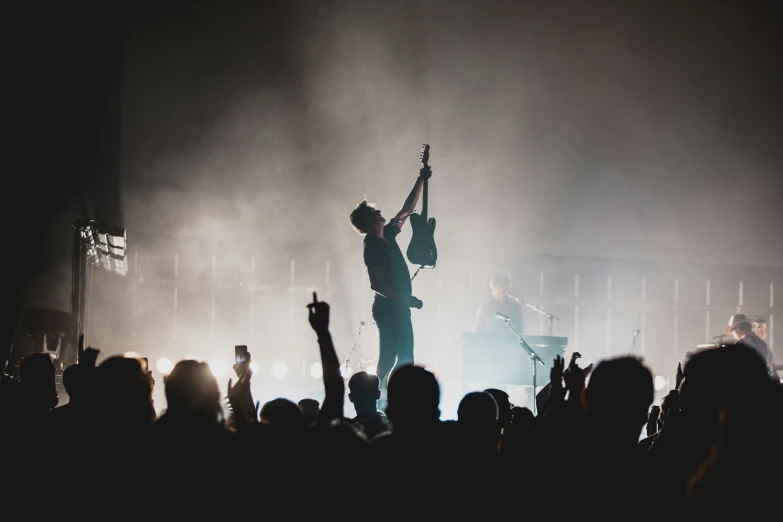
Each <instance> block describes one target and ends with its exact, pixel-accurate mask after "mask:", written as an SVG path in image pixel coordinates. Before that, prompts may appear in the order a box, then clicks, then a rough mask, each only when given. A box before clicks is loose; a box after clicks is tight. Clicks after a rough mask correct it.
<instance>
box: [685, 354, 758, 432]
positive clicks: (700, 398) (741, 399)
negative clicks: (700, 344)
mask: <svg viewBox="0 0 783 522" xmlns="http://www.w3.org/2000/svg"><path fill="white" fill-rule="evenodd" d="M769 386H770V380H769V376H768V373H767V367H766V364H765V362H764V360H763V359H762V358H761V356H760V355H759V354H758V353H757V352H756V351H755V350H753V349H752V348H749V347H747V346H744V345H742V344H734V345H729V346H723V347H720V348H713V349H709V350H703V351H700V352H698V353H696V354H694V355H693V357H692V358H691V359H690V360H689V361H688V362H687V364H686V365H685V367H684V368H683V380H682V384H681V385H680V393H679V395H680V403H681V407H682V412H683V414H684V415H687V416H689V417H693V416H695V415H698V416H708V417H710V418H714V415H715V413H716V412H718V411H720V410H722V409H725V408H730V409H737V408H739V409H743V408H747V407H750V406H752V405H753V404H754V403H755V402H757V401H758V399H759V397H760V396H762V395H763V394H764V393H765V391H766V390H768V388H769Z"/></svg>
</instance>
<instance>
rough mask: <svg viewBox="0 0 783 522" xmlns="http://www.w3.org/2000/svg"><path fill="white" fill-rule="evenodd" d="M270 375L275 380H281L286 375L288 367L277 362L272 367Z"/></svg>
mask: <svg viewBox="0 0 783 522" xmlns="http://www.w3.org/2000/svg"><path fill="white" fill-rule="evenodd" d="M272 375H273V376H274V377H275V379H282V378H283V377H285V376H286V375H288V365H287V364H286V363H284V362H283V361H277V362H275V363H274V364H273V365H272Z"/></svg>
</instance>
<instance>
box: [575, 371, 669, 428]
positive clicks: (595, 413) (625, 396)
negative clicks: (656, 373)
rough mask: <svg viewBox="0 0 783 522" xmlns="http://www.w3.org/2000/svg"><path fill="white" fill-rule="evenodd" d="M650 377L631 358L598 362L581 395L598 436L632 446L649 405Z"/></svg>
mask: <svg viewBox="0 0 783 522" xmlns="http://www.w3.org/2000/svg"><path fill="white" fill-rule="evenodd" d="M653 394H654V389H653V376H652V373H650V370H649V369H648V368H647V367H646V366H645V365H644V364H642V362H641V360H639V359H637V358H635V357H617V358H614V359H608V360H605V361H602V362H601V363H599V364H598V366H596V368H595V370H593V371H592V374H591V376H590V384H589V385H588V386H587V389H586V390H585V393H584V400H585V407H586V408H587V414H588V418H589V419H590V420H591V422H592V423H593V425H594V427H595V428H597V429H599V430H600V431H601V436H611V438H613V439H619V440H624V441H626V442H628V443H636V441H637V440H638V438H639V435H640V433H641V430H642V426H644V425H645V423H646V422H647V416H648V412H649V410H650V405H651V404H652V402H653Z"/></svg>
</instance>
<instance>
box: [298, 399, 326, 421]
mask: <svg viewBox="0 0 783 522" xmlns="http://www.w3.org/2000/svg"><path fill="white" fill-rule="evenodd" d="M297 405H298V406H299V410H301V412H302V416H303V417H304V421H305V424H307V425H308V426H315V425H316V424H318V414H319V413H321V404H320V403H319V402H318V401H317V400H315V399H302V400H301V401H299V402H298V403H297Z"/></svg>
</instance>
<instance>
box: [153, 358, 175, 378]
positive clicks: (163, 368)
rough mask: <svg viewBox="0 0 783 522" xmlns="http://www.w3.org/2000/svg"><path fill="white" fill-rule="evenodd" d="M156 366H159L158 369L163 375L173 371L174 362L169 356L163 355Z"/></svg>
mask: <svg viewBox="0 0 783 522" xmlns="http://www.w3.org/2000/svg"><path fill="white" fill-rule="evenodd" d="M156 367H157V368H158V371H159V372H160V374H161V375H168V374H170V373H171V370H173V369H174V363H173V362H171V359H169V358H167V357H161V358H160V359H158V364H157V365H156Z"/></svg>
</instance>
